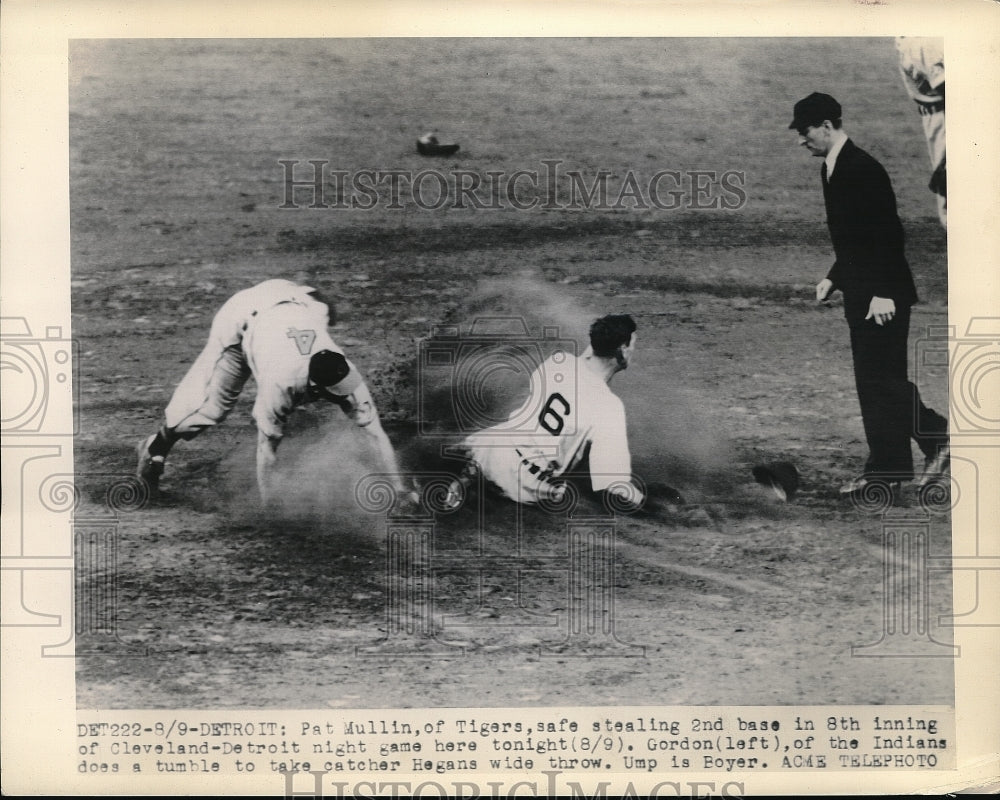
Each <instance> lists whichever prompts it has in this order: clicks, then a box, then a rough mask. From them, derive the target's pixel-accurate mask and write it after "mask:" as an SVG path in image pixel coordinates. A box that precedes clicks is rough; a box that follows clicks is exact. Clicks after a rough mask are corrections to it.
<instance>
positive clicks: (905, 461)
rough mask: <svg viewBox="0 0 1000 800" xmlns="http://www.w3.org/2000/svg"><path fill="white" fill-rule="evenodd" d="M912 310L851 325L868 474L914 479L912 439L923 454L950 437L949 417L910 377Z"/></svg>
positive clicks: (902, 308)
mask: <svg viewBox="0 0 1000 800" xmlns="http://www.w3.org/2000/svg"><path fill="white" fill-rule="evenodd" d="M909 333H910V308H909V306H904V307H901V308H897V309H896V314H895V316H894V317H893V319H892V320H890V321H889V322H887V323H886V324H885V325H877V324H876V323H875V322H874V321H873V320H868V321H864V322H862V321H858V322H854V323H853V324H851V354H852V355H853V357H854V380H855V384H856V385H857V389H858V401H859V402H860V404H861V418H862V420H863V422H864V428H865V437H866V438H867V440H868V450H869V455H868V461H867V463H866V464H865V474H866V475H868V474H874V473H883V474H887V475H891V477H892V478H893V479H894V480H910V479H911V478H913V453H912V451H911V449H910V439H913V440H914V441H916V443H917V445H918V446H919V447H920V450H921V452H923V454H924V456H927V457H929V456H933V455H934V453H935V452H936V451H937V448H938V447H940V446H941V445H944V444H946V443H947V441H948V420H947V419H946V418H945V417H942V416H941V415H940V414H938V413H937V412H936V411H934V410H933V409H930V408H928V407H927V406H925V405H924V403H923V401H922V400H921V399H920V392H919V391H918V389H917V387H916V386H915V385H914V384H913V383H911V382H910V380H909V378H908V377H907V367H906V358H907V339H908V337H909Z"/></svg>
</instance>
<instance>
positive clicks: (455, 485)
mask: <svg viewBox="0 0 1000 800" xmlns="http://www.w3.org/2000/svg"><path fill="white" fill-rule="evenodd" d="M464 502H465V486H464V485H463V484H462V482H461V481H460V480H458V479H455V480H453V481H452V482H451V483H450V484H448V491H446V492H445V495H444V500H442V501H441V505H442V507H443V508H444V510H445V511H457V510H458V509H460V508H461V507H462V503H464Z"/></svg>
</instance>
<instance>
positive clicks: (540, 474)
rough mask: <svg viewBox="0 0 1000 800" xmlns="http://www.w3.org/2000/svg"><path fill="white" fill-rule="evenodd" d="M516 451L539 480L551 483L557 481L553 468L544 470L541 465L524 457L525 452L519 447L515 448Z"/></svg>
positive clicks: (522, 461)
mask: <svg viewBox="0 0 1000 800" xmlns="http://www.w3.org/2000/svg"><path fill="white" fill-rule="evenodd" d="M514 452H515V453H517V454H518V455H519V456H520V457H521V463H522V464H523V465H524V466H526V467H527V468H528V472H529V473H530V474H532V475H534V476H535V477H536V478H537V479H538V480H540V481H542V482H543V483H551V484H555V483H556V481H554V480H553V479H552V470H551V469H544V470H543V469H542V468H541V467H540V466H538V464H534V463H532V462H531V461H528V459H526V458H525V457H524V453H522V452H521V451H520V450H518V449H517V448H514Z"/></svg>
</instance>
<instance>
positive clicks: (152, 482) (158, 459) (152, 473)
mask: <svg viewBox="0 0 1000 800" xmlns="http://www.w3.org/2000/svg"><path fill="white" fill-rule="evenodd" d="M155 438H156V434H155V433H154V434H153V435H152V436H150V437H148V438H146V439H142V440H141V441H140V442H139V445H138V447H136V453H137V454H138V462H137V464H136V467H135V474H136V477H137V478H139V480H142V481H145V482H146V483H147V484H148V485H149V488H150V490H152V491H154V492H155V491H156V490H157V488H159V485H160V476H161V475H162V474H163V465H164V461H165V459H164V457H163V456H154V455H150V453H149V445H150V444H152V442H153V440H154V439H155Z"/></svg>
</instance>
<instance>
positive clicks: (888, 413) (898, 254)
mask: <svg viewBox="0 0 1000 800" xmlns="http://www.w3.org/2000/svg"><path fill="white" fill-rule="evenodd" d="M826 172H827V170H826V163H825V162H824V164H823V168H822V177H823V199H824V200H825V202H826V216H827V224H828V225H829V228H830V238H831V239H832V240H833V249H834V253H835V254H836V262H835V263H834V265H833V267H832V268H831V269H830V272H829V274H828V275H827V278H828V279H829V280H830V281H831V282H832V283H833V289H840V290H841V291H842V292H843V294H844V314H845V316H846V317H847V324H848V325H849V326H850V329H851V352H852V354H853V356H854V378H855V382H856V383H857V388H858V400H859V401H860V404H861V416H862V419H863V420H864V427H865V436H866V437H867V439H868V447H869V450H870V453H869V456H868V462H867V464H866V465H865V474H871V473H893V477H896V476H898V479H900V480H909V479H910V478H912V477H913V457H912V453H911V451H910V438H911V437H912V438H913V439H915V440H916V442H917V444H918V445H919V446H920V449H921V450H922V451H923V453H924V455H925V456H932V455H933V454H934V453H935V451H936V449H937V447H938V446H940V445H941V444H944V443H945V442H946V441H947V430H948V421H947V420H946V419H945V418H944V417H942V416H941V415H940V414H938V413H936V412H935V411H932V410H931V409H929V408H927V407H926V406H925V405H924V404H923V403H922V402H921V400H920V394H919V392H918V391H917V387H916V386H914V385H913V384H912V383H911V382H910V381H909V379H908V378H907V368H906V358H907V337H908V335H909V328H910V307H911V306H912V305H913V304H914V303H915V302H916V301H917V291H916V287H915V286H914V284H913V275H912V273H911V272H910V267H909V264H907V262H906V256H905V255H904V252H903V226H902V224H901V223H900V221H899V215H898V214H897V213H896V196H895V194H894V193H893V191H892V184H891V183H890V181H889V176H888V174H887V173H886V171H885V169H884V168H883V167H882V165H881V164H879V163H878V161H876V160H875V159H874V158H872V157H871V156H870V155H868V153H866V152H865V151H864V150H862V149H860V148H859V147H857V146H856V145H855V144H854V143H853V142H852V141H851V140H850V139H848V140H847V141H846V142H845V143H844V145H843V147H842V149H841V151H840V153H839V154H838V155H837V159H836V161H835V163H834V169H833V176H832V178H830V179H827V174H826ZM833 289H831V291H833ZM872 297H885V298H891V299H892V300H893V301H894V302H895V304H896V314H895V316H894V317H893V318H892V319H891V320H890V321H888V322H886V323H885V324H884V325H878V324H876V322H875V320H874V319H868V320H866V319H865V317H866V316H867V314H868V307H869V304H870V303H871V300H872Z"/></svg>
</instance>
